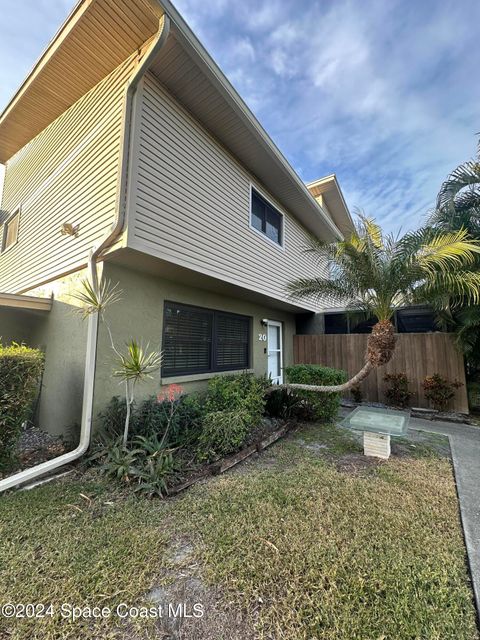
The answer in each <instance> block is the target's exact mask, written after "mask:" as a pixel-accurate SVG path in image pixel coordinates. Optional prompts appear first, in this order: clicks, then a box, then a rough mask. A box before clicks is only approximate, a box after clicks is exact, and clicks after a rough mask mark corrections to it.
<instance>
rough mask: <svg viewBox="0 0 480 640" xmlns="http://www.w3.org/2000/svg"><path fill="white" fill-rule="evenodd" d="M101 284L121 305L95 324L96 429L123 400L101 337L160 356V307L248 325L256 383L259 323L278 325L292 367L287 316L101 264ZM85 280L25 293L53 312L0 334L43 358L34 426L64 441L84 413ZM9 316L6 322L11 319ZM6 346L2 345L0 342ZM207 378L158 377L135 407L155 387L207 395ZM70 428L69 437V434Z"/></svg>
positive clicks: (143, 387)
mask: <svg viewBox="0 0 480 640" xmlns="http://www.w3.org/2000/svg"><path fill="white" fill-rule="evenodd" d="M103 273H104V277H105V278H106V279H107V280H109V281H110V282H112V283H113V284H116V283H118V287H119V289H120V291H121V299H120V301H118V302H116V303H115V304H114V305H112V306H111V307H110V308H108V309H107V311H106V312H105V315H104V319H103V320H102V321H101V322H100V327H99V334H98V350H97V366H96V375H95V393H94V425H95V423H96V422H97V416H98V413H99V411H101V410H102V409H104V408H105V406H106V405H107V404H108V402H109V401H110V399H111V398H112V396H115V395H122V394H123V386H122V385H120V384H119V383H118V379H116V378H115V377H114V376H113V375H112V372H113V370H114V368H115V355H114V352H113V350H112V347H111V343H110V338H109V336H108V332H107V323H108V326H109V327H110V329H111V332H112V336H113V339H114V342H115V346H116V347H117V349H118V350H124V348H125V344H126V343H127V342H128V341H129V340H131V339H132V338H135V339H136V340H137V341H139V342H142V343H143V344H144V345H146V344H147V343H149V348H150V349H156V350H159V351H160V350H161V347H162V327H163V305H164V302H165V300H171V301H174V302H179V303H186V304H192V305H198V306H202V307H208V308H211V309H219V310H223V311H231V312H233V313H240V314H244V315H248V316H251V317H252V354H251V355H252V358H251V361H252V369H253V370H254V372H255V373H256V374H258V375H262V374H265V373H266V372H267V354H266V353H265V348H266V342H261V341H259V339H258V334H259V333H265V331H266V329H265V327H263V326H262V324H261V320H262V319H263V318H268V319H269V320H276V321H280V322H282V323H283V350H284V365H288V364H290V363H291V362H292V360H293V334H294V332H295V317H294V315H293V314H290V313H286V312H283V311H279V310H274V309H271V308H269V307H268V306H262V305H260V304H255V303H252V302H249V301H248V300H244V299H239V298H235V297H226V296H223V295H220V294H218V293H214V292H212V291H206V290H203V289H198V288H196V287H194V286H185V285H182V284H178V283H175V282H172V281H169V280H165V279H163V278H160V277H157V276H153V275H149V274H146V273H142V272H139V271H134V270H131V269H128V268H126V267H120V266H118V265H113V264H109V263H105V264H104V265H103ZM82 278H85V272H78V273H75V274H72V275H70V276H67V277H65V278H62V279H60V280H57V281H55V282H53V283H50V284H49V285H47V286H45V287H42V288H39V289H35V290H32V291H29V292H28V293H29V294H30V295H36V296H50V295H51V294H52V293H53V294H54V302H53V305H52V310H51V311H50V312H49V313H46V314H44V315H43V316H41V317H38V318H35V320H34V321H32V319H31V318H29V317H27V316H26V314H25V313H23V314H18V313H16V312H14V313H12V314H8V324H7V314H6V313H4V312H2V313H4V315H3V316H2V317H3V318H4V319H3V321H2V320H1V318H0V323H1V324H0V326H1V327H3V331H4V335H6V337H7V338H8V340H12V339H13V340H17V341H24V342H26V343H27V344H28V345H30V346H33V347H40V348H42V349H43V350H44V351H45V356H46V357H45V373H44V378H43V387H42V393H41V399H40V405H39V411H38V416H37V418H38V420H37V421H38V424H39V426H40V427H41V428H43V429H45V430H46V431H48V432H50V433H54V434H65V435H70V434H71V433H73V432H74V430H75V429H74V425H79V424H80V419H81V411H82V396H83V380H84V367H85V351H86V333H87V323H86V321H84V320H82V318H81V314H80V313H79V302H78V300H76V299H75V298H74V297H72V294H73V293H75V291H77V290H78V289H79V286H80V280H81V279H82ZM10 316H11V317H10ZM5 341H7V340H5ZM211 375H212V374H210V375H207V374H203V375H197V376H190V377H182V378H174V379H165V380H162V379H161V378H160V371H159V372H158V375H156V376H154V378H152V379H151V380H149V381H147V382H143V383H139V385H138V386H137V388H136V393H135V396H136V399H137V400H140V399H142V398H145V397H148V396H149V395H152V394H155V395H156V394H157V393H158V391H159V389H160V387H161V386H162V385H164V384H169V383H170V382H173V381H175V382H178V383H179V384H181V385H182V386H183V387H184V389H185V391H187V392H188V391H194V390H200V389H202V388H205V387H206V385H207V382H208V378H209V377H211ZM72 427H73V429H72Z"/></svg>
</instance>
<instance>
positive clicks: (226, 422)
mask: <svg viewBox="0 0 480 640" xmlns="http://www.w3.org/2000/svg"><path fill="white" fill-rule="evenodd" d="M250 429H251V416H250V415H249V414H248V413H247V412H246V411H245V410H242V409H234V410H232V411H212V412H210V413H207V414H206V415H205V417H204V419H203V428H202V432H201V434H200V437H199V439H198V447H197V451H198V458H199V459H200V460H209V461H211V460H216V459H218V458H222V457H223V456H226V455H228V454H229V453H233V452H234V451H237V450H238V449H240V448H241V446H242V444H243V442H244V441H245V439H246V437H247V435H248V434H249V432H250Z"/></svg>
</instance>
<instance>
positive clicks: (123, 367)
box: [73, 279, 162, 447]
mask: <svg viewBox="0 0 480 640" xmlns="http://www.w3.org/2000/svg"><path fill="white" fill-rule="evenodd" d="M73 297H74V298H76V299H77V300H79V301H80V302H81V303H82V307H81V313H82V316H83V317H84V318H86V317H88V316H89V315H91V314H92V313H98V315H99V316H100V318H101V319H102V320H103V322H104V324H105V327H106V329H107V332H108V335H109V338H110V345H111V347H112V350H113V351H114V353H115V355H116V368H115V369H114V371H113V375H114V376H115V377H116V378H119V379H120V380H121V381H122V382H124V384H125V401H126V406H127V411H126V417H125V427H124V432H123V438H122V442H123V446H124V447H126V446H127V441H128V431H129V426H130V417H131V413H132V404H133V402H134V400H135V396H134V394H135V386H136V384H137V383H138V382H141V381H143V380H146V379H148V378H151V377H152V373H153V372H154V371H156V370H158V369H160V365H161V362H162V354H161V352H159V351H149V347H148V344H147V345H146V347H143V346H142V345H141V344H140V343H139V342H137V341H136V340H135V339H131V340H130V342H128V343H127V345H126V346H127V349H126V352H125V353H121V352H120V351H119V350H118V348H117V347H116V345H115V341H114V339H113V335H112V330H111V328H110V325H109V324H108V322H107V321H106V319H105V315H104V314H105V310H106V309H107V307H109V306H110V305H112V304H114V303H115V302H118V301H119V300H120V299H121V291H120V290H119V289H118V284H114V285H113V284H112V283H111V282H110V281H109V280H103V279H102V280H101V281H100V282H99V283H98V284H97V285H94V284H93V283H92V282H90V281H89V280H87V279H84V280H82V281H81V288H80V290H79V291H77V292H76V293H75V294H74V296H73Z"/></svg>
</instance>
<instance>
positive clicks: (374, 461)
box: [332, 453, 386, 475]
mask: <svg viewBox="0 0 480 640" xmlns="http://www.w3.org/2000/svg"><path fill="white" fill-rule="evenodd" d="M332 462H333V464H334V465H335V468H336V469H337V471H341V472H342V473H349V474H351V475H361V474H363V473H365V472H368V471H370V470H371V469H376V468H377V467H379V466H381V465H383V464H385V462H386V461H385V460H381V459H380V458H373V457H367V456H365V455H363V453H348V454H347V455H345V456H341V457H340V458H332Z"/></svg>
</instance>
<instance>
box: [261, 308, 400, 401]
mask: <svg viewBox="0 0 480 640" xmlns="http://www.w3.org/2000/svg"><path fill="white" fill-rule="evenodd" d="M395 342H396V340H395V327H394V326H393V324H392V323H391V322H390V320H380V322H377V323H376V324H375V325H374V326H373V328H372V333H371V334H370V335H369V336H368V341H367V353H366V354H365V359H366V362H365V364H364V366H363V367H362V369H360V371H359V372H358V373H357V374H356V375H354V376H353V378H350V380H347V382H344V383H343V384H336V385H332V386H323V385H322V386H319V385H313V384H298V383H286V384H278V385H275V386H273V387H270V388H269V389H267V393H272V392H273V391H275V389H301V390H302V391H317V392H318V393H341V392H342V391H348V390H349V389H351V388H352V387H356V386H357V385H358V384H360V382H362V380H365V378H366V377H367V376H368V375H369V374H370V372H371V371H373V369H375V368H377V367H381V366H382V365H384V364H387V362H389V361H390V360H391V358H392V356H393V354H394V351H395Z"/></svg>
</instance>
